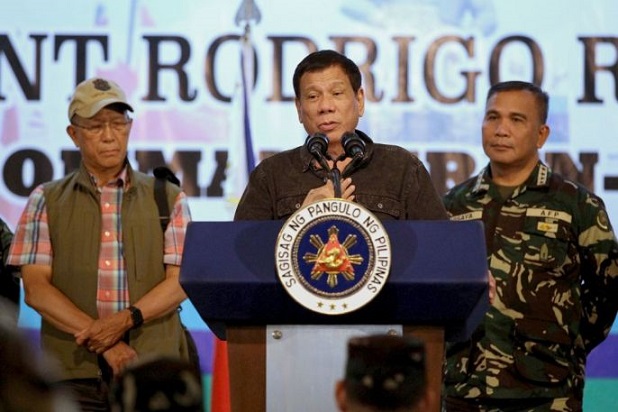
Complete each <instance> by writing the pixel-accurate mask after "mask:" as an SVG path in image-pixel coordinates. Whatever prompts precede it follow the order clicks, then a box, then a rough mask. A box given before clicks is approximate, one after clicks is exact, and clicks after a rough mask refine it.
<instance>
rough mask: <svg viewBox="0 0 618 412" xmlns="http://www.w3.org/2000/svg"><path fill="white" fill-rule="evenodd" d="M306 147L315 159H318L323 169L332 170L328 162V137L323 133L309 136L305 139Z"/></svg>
mask: <svg viewBox="0 0 618 412" xmlns="http://www.w3.org/2000/svg"><path fill="white" fill-rule="evenodd" d="M305 147H306V148H307V150H309V153H311V154H312V155H313V157H314V158H315V160H317V161H318V163H319V164H320V166H322V169H324V170H326V171H330V167H328V163H326V150H327V149H328V137H326V135H325V134H323V133H314V134H312V135H311V136H307V140H306V141H305Z"/></svg>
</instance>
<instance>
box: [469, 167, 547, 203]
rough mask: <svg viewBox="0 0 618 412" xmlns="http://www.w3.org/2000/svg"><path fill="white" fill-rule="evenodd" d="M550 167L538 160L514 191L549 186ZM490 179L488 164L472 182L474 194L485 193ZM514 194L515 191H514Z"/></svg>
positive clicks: (490, 183) (490, 182) (519, 191)
mask: <svg viewBox="0 0 618 412" xmlns="http://www.w3.org/2000/svg"><path fill="white" fill-rule="evenodd" d="M551 173H552V172H551V169H550V168H549V166H547V165H545V164H544V163H543V162H541V161H540V160H539V162H538V163H537V164H536V166H535V167H534V169H533V170H532V173H530V176H528V179H526V181H525V182H524V183H523V184H522V185H521V186H520V187H519V188H518V189H516V190H515V191H516V192H517V193H522V192H525V191H526V190H528V189H543V188H546V187H548V186H549V177H550V176H551ZM492 184H493V182H492V179H491V167H490V165H489V164H488V165H487V166H485V167H484V168H483V170H481V172H480V173H479V175H478V176H477V178H476V182H475V183H474V187H473V188H472V191H471V192H472V193H474V194H482V193H486V192H487V191H488V190H489V186H490V185H492ZM514 195H515V193H514Z"/></svg>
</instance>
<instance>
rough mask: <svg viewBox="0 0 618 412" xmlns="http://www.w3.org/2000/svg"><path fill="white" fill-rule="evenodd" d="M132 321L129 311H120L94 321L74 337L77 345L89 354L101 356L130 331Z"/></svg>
mask: <svg viewBox="0 0 618 412" xmlns="http://www.w3.org/2000/svg"><path fill="white" fill-rule="evenodd" d="M131 326H132V320H131V315H130V313H129V311H127V310H121V311H120V312H116V313H114V314H113V315H110V316H108V317H106V318H103V319H96V320H94V321H93V322H92V323H90V325H89V326H88V327H87V328H86V329H83V330H81V331H79V332H77V333H76V334H75V335H74V336H75V342H76V343H77V344H78V345H81V346H84V347H86V349H88V350H89V351H91V352H95V353H97V354H101V353H103V352H105V351H106V350H107V349H109V348H110V347H111V346H112V345H114V344H115V343H116V342H118V341H119V340H120V338H122V335H124V333H125V332H126V331H127V330H129V329H131Z"/></svg>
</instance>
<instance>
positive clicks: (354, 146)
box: [341, 132, 365, 162]
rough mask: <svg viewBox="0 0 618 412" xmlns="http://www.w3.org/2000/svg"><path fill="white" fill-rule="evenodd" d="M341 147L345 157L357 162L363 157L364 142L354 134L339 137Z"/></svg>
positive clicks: (347, 133) (346, 133)
mask: <svg viewBox="0 0 618 412" xmlns="http://www.w3.org/2000/svg"><path fill="white" fill-rule="evenodd" d="M341 145H342V146H343V150H344V151H345V154H346V156H348V157H351V158H352V160H353V161H354V162H358V161H360V160H362V159H363V158H364V157H365V142H364V141H363V139H361V138H360V137H358V135H357V134H356V133H354V132H345V133H344V134H343V136H341Z"/></svg>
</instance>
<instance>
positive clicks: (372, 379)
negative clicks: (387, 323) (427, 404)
mask: <svg viewBox="0 0 618 412" xmlns="http://www.w3.org/2000/svg"><path fill="white" fill-rule="evenodd" d="M345 385H346V390H347V392H348V396H350V397H351V398H353V399H356V400H357V401H358V402H360V403H362V404H364V405H368V406H369V405H371V406H376V407H381V408H400V407H405V406H410V405H413V404H415V403H416V401H418V400H419V399H420V397H421V395H422V392H423V391H424V390H425V387H426V378H425V347H424V345H423V343H422V342H421V341H418V340H416V339H413V338H410V337H401V336H394V335H373V336H364V337H354V338H351V339H350V340H349V341H348V360H347V364H346V372H345Z"/></svg>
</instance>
